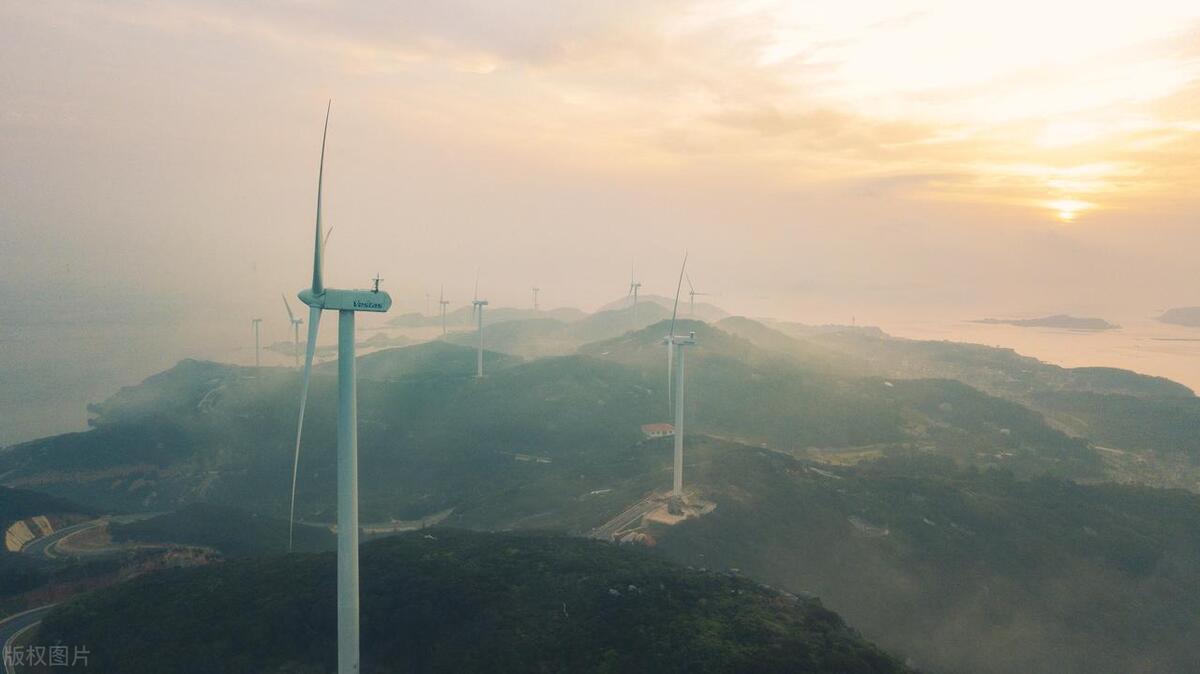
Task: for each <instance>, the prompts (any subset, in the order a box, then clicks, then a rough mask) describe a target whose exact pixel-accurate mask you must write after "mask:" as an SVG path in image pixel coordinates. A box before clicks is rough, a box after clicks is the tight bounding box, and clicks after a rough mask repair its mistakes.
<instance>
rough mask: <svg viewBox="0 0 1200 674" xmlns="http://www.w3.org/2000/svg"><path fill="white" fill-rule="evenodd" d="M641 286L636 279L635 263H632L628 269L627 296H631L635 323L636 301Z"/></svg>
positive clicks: (635, 321)
mask: <svg viewBox="0 0 1200 674" xmlns="http://www.w3.org/2000/svg"><path fill="white" fill-rule="evenodd" d="M641 287H642V282H641V281H639V280H637V265H636V264H635V265H632V266H631V267H630V269H629V295H628V296H629V297H632V298H633V322H634V323H637V303H638V290H639V289H640V288H641Z"/></svg>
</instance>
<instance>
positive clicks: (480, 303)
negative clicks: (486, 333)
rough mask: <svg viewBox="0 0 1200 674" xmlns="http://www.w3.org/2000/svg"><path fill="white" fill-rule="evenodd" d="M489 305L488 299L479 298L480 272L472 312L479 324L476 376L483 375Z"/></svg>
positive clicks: (477, 275) (476, 280) (476, 281)
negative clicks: (485, 317)
mask: <svg viewBox="0 0 1200 674" xmlns="http://www.w3.org/2000/svg"><path fill="white" fill-rule="evenodd" d="M487 305H488V301H487V300H481V299H479V273H478V272H476V273H475V293H474V294H473V295H472V299H471V313H472V314H474V315H475V320H476V321H477V325H478V326H479V353H478V354H477V355H476V357H475V378H476V379H479V378H482V377H483V308H484V307H486V306H487Z"/></svg>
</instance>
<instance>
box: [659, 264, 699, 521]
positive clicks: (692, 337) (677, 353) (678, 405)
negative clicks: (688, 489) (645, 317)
mask: <svg viewBox="0 0 1200 674" xmlns="http://www.w3.org/2000/svg"><path fill="white" fill-rule="evenodd" d="M686 269H687V253H684V254H683V266H681V267H680V268H679V282H678V283H677V284H676V285H675V306H674V307H673V308H672V309H671V331H670V333H669V334H668V335H667V336H666V337H664V338H663V343H664V344H666V345H667V401H668V403H670V402H674V404H675V473H674V479H673V480H672V483H671V498H672V499H676V500H678V499H681V498H683V383H684V379H683V347H685V346H692V345H693V344H695V343H696V333H694V332H693V333H690V334H689V335H688V336H687V337H684V336H682V335H676V334H675V316H676V314H677V313H678V312H679V291H680V289H682V287H683V276H684V274H685V273H686V271H685V270H686ZM676 361H678V362H676ZM672 375H674V377H675V379H674V381H672ZM672 393H674V400H673V401H672Z"/></svg>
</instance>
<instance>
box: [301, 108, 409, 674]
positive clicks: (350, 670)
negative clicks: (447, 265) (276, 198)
mask: <svg viewBox="0 0 1200 674" xmlns="http://www.w3.org/2000/svg"><path fill="white" fill-rule="evenodd" d="M328 132H329V108H328V107H327V108H326V110H325V130H324V132H323V133H322V134H321V162H320V164H319V168H318V172H317V225H316V238H315V240H314V242H313V276H312V287H310V288H306V289H305V290H301V291H300V293H299V297H300V301H301V302H304V303H305V304H307V305H308V307H309V309H308V311H309V313H308V344H307V348H306V350H305V351H306V352H305V356H304V376H303V380H302V384H301V387H300V416H299V419H298V420H297V422H296V453H295V459H294V462H293V464H292V506H291V514H290V516H289V520H288V550H291V549H292V533H293V530H294V527H295V521H296V473H297V469H298V467H299V465H300V434H301V431H303V430H304V407H305V405H306V404H307V402H308V387H309V381H310V379H311V377H312V364H313V356H314V355H315V353H316V347H317V331H318V329H319V326H320V324H321V312H322V311H323V310H325V309H330V310H337V312H338V414H337V538H338V541H337V595H338V597H337V606H338V674H357V673H358V671H359V629H358V627H359V608H358V607H359V600H358V396H357V388H356V377H355V362H354V337H355V329H354V316H355V313H356V312H359V311H373V312H385V311H387V310H388V309H389V308H391V306H392V298H391V297H389V296H388V294H387V293H386V292H383V291H381V290H379V288H378V282H376V287H375V289H374V290H338V289H334V288H326V287H325V281H324V278H323V276H324V271H323V270H324V267H325V265H324V255H323V252H324V250H323V249H324V245H323V241H322V239H321V192H322V189H321V188H322V183H323V182H324V174H325V138H326V136H327V135H328Z"/></svg>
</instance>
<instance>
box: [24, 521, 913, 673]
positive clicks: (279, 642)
mask: <svg viewBox="0 0 1200 674" xmlns="http://www.w3.org/2000/svg"><path fill="white" fill-rule="evenodd" d="M334 568H335V556H334V555H333V554H332V553H324V554H310V555H292V556H278V557H266V558H255V559H245V560H239V561H234V562H228V563H225V564H220V565H215V566H211V567H206V568H198V569H189V570H177V571H169V572H163V573H157V574H152V575H149V576H145V577H142V578H138V579H136V580H134V581H131V582H129V583H127V584H125V585H122V586H119V587H115V588H112V589H109V590H106V591H103V592H99V593H96V594H94V595H90V596H88V597H85V598H83V599H81V600H80V601H78V602H76V603H73V604H70V605H66V606H64V607H62V608H61V609H60V610H59V611H57V612H56V613H55V614H54V615H52V616H50V617H49V618H47V620H46V621H45V623H44V626H43V628H42V632H41V634H40V635H39V639H41V640H42V641H45V642H46V643H58V642H61V643H81V644H89V645H90V647H91V648H90V650H91V656H90V660H89V668H86V669H80V670H79V671H86V672H91V671H103V672H123V673H124V674H139V673H143V672H144V673H147V674H149V673H153V674H172V673H178V674H183V673H189V674H190V673H193V672H195V673H197V674H199V673H201V672H203V673H204V674H208V673H210V672H218V671H219V672H227V673H240V672H245V673H250V672H253V673H254V674H264V673H271V672H275V673H282V672H293V673H298V672H306V673H307V672H313V673H316V672H332V671H334V669H335V653H336V648H335V643H334V640H335V639H334V638H335V635H336V632H337V630H336V608H335V603H334V594H335V593H334V588H335V583H336V577H335V573H334ZM181 607H186V610H181ZM131 644H136V648H131V647H130V645H131ZM362 644H363V671H364V672H368V673H381V672H567V671H569V672H684V671H686V672H808V673H812V674H822V673H827V674H835V673H836V674H887V673H900V672H909V671H911V670H910V669H908V668H906V667H905V666H903V665H902V664H900V663H899V662H898V661H897V660H896V659H895V658H893V657H891V656H889V655H887V654H885V653H883V652H882V651H880V650H879V649H877V648H876V647H874V646H872V645H870V644H868V643H866V642H865V641H863V640H862V638H861V637H860V636H859V635H858V634H857V633H856V632H854V631H853V630H851V629H850V628H848V627H847V626H846V625H845V623H843V621H842V620H841V618H839V617H838V616H837V614H835V613H833V612H831V611H829V610H827V609H825V608H823V607H822V606H821V604H820V602H818V601H817V600H815V599H808V598H800V597H794V596H791V595H787V594H783V593H780V592H777V591H775V590H771V589H767V588H765V587H762V586H760V585H757V584H755V583H753V582H751V581H748V580H744V579H741V578H736V577H733V576H730V575H727V574H717V573H713V572H706V571H699V570H692V569H685V568H683V567H679V566H675V565H672V564H669V563H667V562H663V561H660V560H657V559H654V558H652V557H650V556H649V555H648V554H646V553H645V552H642V551H640V550H631V549H628V548H620V547H617V546H615V545H612V544H607V543H599V542H596V541H590V540H583V539H574V538H563V537H559V536H544V535H513V534H481V533H472V532H466V531H460V530H444V529H437V530H434V531H433V533H429V534H427V533H425V532H416V533H412V534H408V535H405V536H401V537H397V538H391V539H385V540H382V541H378V542H375V543H370V544H367V545H366V546H364V547H363V551H362ZM63 671H70V670H63Z"/></svg>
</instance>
